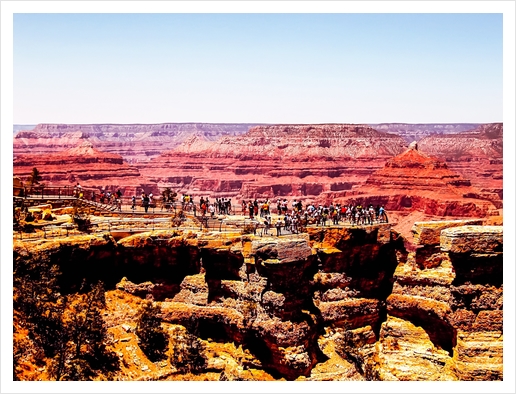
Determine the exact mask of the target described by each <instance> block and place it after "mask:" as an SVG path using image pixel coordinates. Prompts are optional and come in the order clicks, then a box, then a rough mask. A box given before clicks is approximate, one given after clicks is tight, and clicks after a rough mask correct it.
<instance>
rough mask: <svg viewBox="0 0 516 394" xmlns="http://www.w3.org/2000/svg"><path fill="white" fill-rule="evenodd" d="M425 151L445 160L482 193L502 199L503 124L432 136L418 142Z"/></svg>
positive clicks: (486, 125)
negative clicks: (495, 195)
mask: <svg viewBox="0 0 516 394" xmlns="http://www.w3.org/2000/svg"><path fill="white" fill-rule="evenodd" d="M418 147H419V149H420V150H421V151H422V152H425V153H428V154H431V155H432V156H436V157H438V158H440V159H441V160H445V161H446V162H447V163H448V166H449V167H450V168H451V169H453V170H455V171H457V172H458V173H460V174H462V175H463V176H465V177H466V178H468V179H470V180H471V182H472V184H473V185H475V186H476V187H477V188H478V189H479V190H480V192H482V193H496V194H498V196H499V197H500V198H501V199H503V124H502V123H490V124H485V125H480V126H478V127H477V128H475V129H474V130H471V131H469V132H465V133H460V134H448V135H433V136H429V137H425V138H423V139H421V140H420V141H419V142H418Z"/></svg>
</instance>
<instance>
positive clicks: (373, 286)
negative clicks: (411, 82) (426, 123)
mask: <svg viewBox="0 0 516 394" xmlns="http://www.w3.org/2000/svg"><path fill="white" fill-rule="evenodd" d="M478 223H479V222H474V221H463V222H457V221H454V222H440V223H418V224H417V225H416V226H415V227H414V233H415V236H414V238H415V239H416V243H417V245H416V248H415V250H414V251H412V252H409V251H407V249H405V247H404V242H403V239H402V238H401V237H400V236H399V234H397V233H396V232H395V231H392V229H390V227H389V225H388V224H382V225H373V226H368V227H367V228H340V229H320V228H309V229H308V233H306V234H300V235H297V236H292V237H280V238H276V237H257V236H253V235H242V234H236V233H235V234H231V233H226V234H220V233H215V232H214V233H209V232H192V231H187V230H174V231H170V230H160V231H153V232H148V233H142V234H138V235H133V236H130V237H128V238H124V239H122V240H120V241H119V242H118V243H116V242H115V241H114V240H113V239H112V238H110V237H109V236H106V235H102V234H101V235H95V234H92V235H89V236H84V237H82V238H77V237H76V238H73V239H71V238H70V239H68V238H64V239H61V240H55V241H49V240H42V241H39V242H36V243H34V242H32V243H31V247H30V248H27V245H26V243H25V242H22V241H16V242H15V244H14V258H15V260H17V259H18V260H19V259H25V260H30V259H38V258H42V256H43V255H44V256H46V257H45V258H46V259H49V260H50V261H51V262H52V264H55V265H57V266H58V267H59V269H60V270H61V272H62V277H61V285H62V291H63V292H65V293H67V292H73V291H77V290H78V289H79V287H80V285H81V282H82V279H83V278H86V280H87V281H90V282H95V281H96V280H98V279H101V280H102V281H104V283H106V285H107V286H108V289H110V291H109V292H108V295H107V300H108V306H107V307H108V308H109V310H111V311H112V313H106V314H105V317H104V318H105V320H106V322H107V323H108V326H109V330H110V332H111V333H113V335H116V336H117V340H118V341H120V342H123V343H122V344H121V346H119V347H117V349H118V350H117V352H118V356H119V357H121V358H123V360H124V362H123V363H122V364H121V365H122V367H121V368H122V369H121V371H120V372H119V373H120V374H121V375H120V377H121V378H122V377H124V376H125V378H124V379H168V377H170V376H173V372H172V371H173V369H171V367H170V365H169V363H168V360H165V361H164V364H163V365H162V368H163V369H162V370H161V371H162V372H161V375H160V372H159V371H157V369H156V367H155V366H152V364H150V365H149V363H148V361H147V360H146V358H145V356H144V355H143V354H141V352H140V353H136V350H135V349H137V348H138V341H137V338H135V334H134V328H131V327H134V320H131V319H134V313H129V309H130V307H129V306H128V305H125V304H124V302H128V301H127V300H128V298H127V297H128V296H127V293H132V294H133V296H134V297H137V298H140V299H143V298H147V299H151V300H154V301H155V302H159V304H160V306H161V310H162V317H163V320H164V322H165V323H164V326H165V327H166V328H167V330H169V332H172V331H175V330H176V329H178V330H185V329H186V330H188V331H189V332H191V333H194V334H195V335H196V336H197V337H200V338H201V339H202V341H203V343H204V344H205V345H206V348H207V349H212V350H211V353H210V354H211V356H210V355H209V354H207V357H208V358H209V360H208V366H210V368H211V369H210V371H206V373H205V374H204V375H202V376H203V378H204V379H207V380H217V379H224V380H233V379H235V380H242V379H245V380H270V379H271V378H274V379H280V378H284V379H288V380H294V379H298V380H419V381H421V380H502V379H503V314H502V310H503V275H502V272H503V244H502V242H503V231H502V227H497V226H480V225H478ZM71 262H73V264H70V263H71ZM123 278H124V279H123ZM115 287H116V290H115ZM132 302H134V301H132ZM131 316H133V317H131ZM177 327H181V328H177ZM127 342H129V343H130V346H129V344H124V343H127ZM224 343H225V344H231V343H236V344H241V346H242V349H241V350H240V351H236V349H233V350H232V351H230V350H229V347H226V348H225V349H226V350H224V357H223V358H222V356H220V354H221V346H222V344H224ZM228 346H229V345H228ZM215 349H217V350H215ZM128 352H130V355H129V354H128ZM229 353H231V354H233V356H230V354H229ZM237 353H238V354H239V355H238V356H237ZM232 357H235V358H232ZM237 357H238V358H237ZM245 360H247V361H245ZM131 365H135V366H138V370H137V371H136V372H135V370H134V369H133V370H132V371H133V372H131V373H130V374H129V372H127V371H128V370H129V368H131ZM141 365H149V366H146V367H145V368H139V366H141ZM258 371H261V372H258ZM189 376H190V379H191V378H192V377H194V376H195V375H192V374H191V375H189ZM176 379H177V378H176ZM186 379H188V378H186Z"/></svg>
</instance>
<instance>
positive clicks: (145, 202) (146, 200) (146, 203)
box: [142, 194, 150, 212]
mask: <svg viewBox="0 0 516 394" xmlns="http://www.w3.org/2000/svg"><path fill="white" fill-rule="evenodd" d="M142 200H143V209H145V212H147V211H148V210H149V203H150V199H149V196H148V195H147V194H144V195H143V197H142Z"/></svg>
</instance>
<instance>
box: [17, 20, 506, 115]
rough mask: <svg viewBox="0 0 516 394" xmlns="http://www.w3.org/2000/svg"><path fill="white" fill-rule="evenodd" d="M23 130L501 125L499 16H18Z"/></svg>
mask: <svg viewBox="0 0 516 394" xmlns="http://www.w3.org/2000/svg"><path fill="white" fill-rule="evenodd" d="M13 26H14V30H13V65H14V66H13V74H14V79H13V86H14V89H13V90H14V124H37V123H162V122H219V123H232V122H241V123H382V122H408V123H446V122H464V123H487V122H501V121H502V120H503V119H502V114H503V108H502V102H503V89H502V86H503V84H502V81H503V75H502V69H503V67H502V64H503V56H502V55H503V47H502V42H503V40H502V37H503V34H502V33H503V31H502V14H501V13H491V14H489V13H481V14H467V13H459V14H437V13H427V14H413V13H411V14H400V13H393V14H385V13H383V14H381V13H377V14H367V13H358V14H349V13H348V14H346V13H323V14H316V13H308V14H299V13H298V14H295V13H280V14H267V13H254V14H250V13H247V14H246V13H237V14H231V13H222V14H207V13H201V14H192V13H178V14H170V13H153V14H141V13H137V14H120V13H118V14H117V13H115V14H106V13H104V14H93V13H82V14H77V13H76V14H73V13H63V14H57V13H47V14H42V13H32V14H31V13H16V14H14V20H13Z"/></svg>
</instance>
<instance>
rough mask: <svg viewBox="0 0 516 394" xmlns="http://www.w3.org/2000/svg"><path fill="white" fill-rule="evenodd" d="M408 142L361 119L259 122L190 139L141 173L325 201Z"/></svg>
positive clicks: (184, 183) (196, 185) (237, 193)
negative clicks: (212, 137) (241, 131)
mask: <svg viewBox="0 0 516 394" xmlns="http://www.w3.org/2000/svg"><path fill="white" fill-rule="evenodd" d="M404 147H405V142H404V141H403V139H402V138H401V137H398V136H395V135H391V134H385V133H380V132H377V131H375V130H373V129H372V128H370V127H368V126H363V125H346V124H327V125H325V124H323V125H274V126H256V127H253V128H251V129H250V130H249V132H248V133H246V134H245V135H242V136H238V137H225V138H221V139H219V140H218V141H216V142H210V141H206V140H205V139H202V138H199V137H192V138H190V139H188V140H187V141H185V142H183V143H182V144H181V145H180V146H178V147H177V148H176V149H175V150H173V151H170V152H166V153H163V154H162V155H161V156H160V157H159V158H156V159H155V160H152V161H151V163H149V165H145V166H140V171H141V172H142V174H144V175H145V176H147V177H148V178H149V179H151V180H152V181H154V182H156V183H157V184H158V185H160V186H161V187H171V188H173V189H176V190H179V192H180V193H191V194H194V195H212V196H217V195H224V194H225V195H231V196H234V197H237V198H239V199H249V198H265V197H268V198H273V197H278V196H291V197H303V198H306V199H308V198H311V199H315V198H316V197H317V198H319V199H324V198H325V195H326V194H327V193H328V192H333V193H338V192H339V191H343V190H350V189H351V188H352V186H353V185H356V184H360V183H362V182H364V181H365V180H366V179H367V176H368V175H369V174H371V173H372V172H373V171H374V170H375V169H378V168H380V167H381V166H383V164H384V163H385V160H386V159H388V158H390V157H392V156H394V155H396V154H398V153H400V152H402V151H403V149H404Z"/></svg>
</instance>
